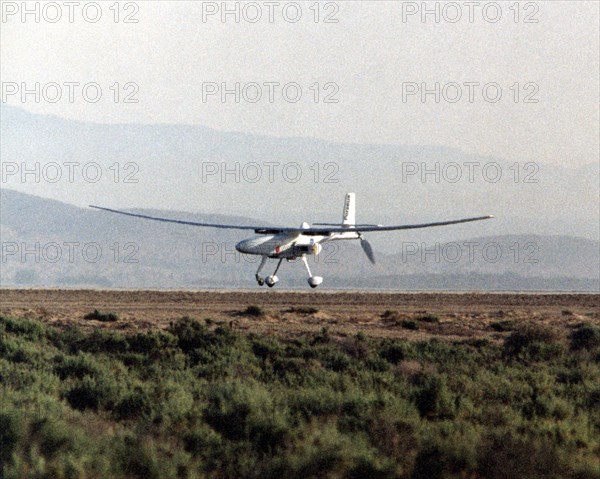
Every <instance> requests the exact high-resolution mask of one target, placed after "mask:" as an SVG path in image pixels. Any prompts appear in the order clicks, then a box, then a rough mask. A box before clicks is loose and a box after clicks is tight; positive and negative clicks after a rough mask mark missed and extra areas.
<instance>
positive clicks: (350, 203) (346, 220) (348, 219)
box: [342, 193, 356, 226]
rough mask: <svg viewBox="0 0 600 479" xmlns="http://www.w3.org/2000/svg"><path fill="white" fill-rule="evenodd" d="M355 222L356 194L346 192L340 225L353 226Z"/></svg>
mask: <svg viewBox="0 0 600 479" xmlns="http://www.w3.org/2000/svg"><path fill="white" fill-rule="evenodd" d="M355 224H356V195H355V194H354V193H347V194H346V200H345V201H344V212H343V216H342V226H354V225H355Z"/></svg>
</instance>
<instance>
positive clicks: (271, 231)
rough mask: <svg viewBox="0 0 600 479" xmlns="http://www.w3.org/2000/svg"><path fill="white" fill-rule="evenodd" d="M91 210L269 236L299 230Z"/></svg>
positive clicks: (110, 210)
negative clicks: (249, 231)
mask: <svg viewBox="0 0 600 479" xmlns="http://www.w3.org/2000/svg"><path fill="white" fill-rule="evenodd" d="M89 206H90V208H95V209H97V210H102V211H108V212H110V213H117V214H120V215H126V216H133V217H135V218H144V219H146V220H153V221H162V222H164V223H176V224H179V225H190V226H204V227H206V228H222V229H236V230H253V231H255V232H257V233H269V234H277V233H281V232H283V231H288V230H289V231H296V230H297V229H298V228H278V227H272V226H246V225H223V224H217V223H199V222H196V221H186V220H175V219H171V218H160V217H157V216H149V215H142V214H139V213H128V212H127V211H120V210H113V209H111V208H104V207H102V206H94V205H89Z"/></svg>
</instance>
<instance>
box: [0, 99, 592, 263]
mask: <svg viewBox="0 0 600 479" xmlns="http://www.w3.org/2000/svg"><path fill="white" fill-rule="evenodd" d="M0 111H1V118H2V121H1V124H0V135H1V138H2V151H1V158H0V160H1V161H2V162H3V163H6V162H12V163H14V164H17V165H19V167H20V165H24V166H25V167H27V168H32V167H33V165H34V164H39V167H40V168H43V167H44V166H46V165H49V164H51V163H56V164H59V165H61V168H62V174H63V176H62V178H61V179H60V180H59V181H57V182H51V181H45V180H42V181H37V182H36V181H32V179H33V176H32V175H30V176H29V177H28V178H26V179H25V181H22V178H21V176H20V175H9V176H6V175H5V176H6V177H5V178H3V181H2V186H3V187H5V188H9V189H14V190H19V191H22V192H25V193H30V194H35V195H39V196H42V197H44V198H54V199H58V200H61V201H66V202H69V203H72V204H77V205H79V206H85V205H87V204H90V203H96V204H104V205H106V206H113V207H145V208H148V207H156V206H157V205H160V207H161V208H164V209H173V210H182V211H206V212H215V213H216V212H218V213H222V214H231V215H242V216H251V217H261V218H262V219H268V220H271V221H273V222H282V223H287V224H300V223H301V222H302V221H305V220H306V221H327V222H329V221H339V216H340V215H341V205H342V200H343V195H344V193H345V192H347V191H355V192H356V193H357V209H358V211H357V214H358V220H359V221H363V222H377V223H388V224H390V223H392V222H419V221H426V220H437V219H447V218H455V217H458V218H460V217H465V216H471V215H479V214H494V215H496V220H494V222H493V223H491V222H489V223H486V224H477V225H476V226H474V225H470V226H469V225H465V226H462V227H461V228H460V230H451V229H447V228H446V229H444V228H441V229H437V230H435V231H433V230H430V231H427V232H420V231H414V232H411V234H410V236H404V237H405V238H410V239H412V240H416V241H422V240H433V241H451V240H454V239H456V238H457V236H456V231H459V232H460V234H461V238H463V239H464V238H468V237H473V236H475V235H477V236H491V235H498V234H501V235H509V234H531V233H535V234H540V235H568V236H579V237H585V238H588V239H594V240H597V239H598V238H599V226H598V225H599V223H600V221H599V218H600V205H599V204H598V197H599V188H600V186H599V184H598V179H599V177H600V169H599V165H598V163H597V161H596V159H587V164H586V159H580V158H578V159H577V161H576V162H575V161H573V160H574V159H572V158H562V159H557V164H560V165H562V166H555V165H548V164H539V165H536V166H535V167H534V169H531V168H529V167H526V166H525V165H524V164H523V163H522V162H520V160H519V158H510V159H501V158H494V157H484V156H477V155H473V154H469V153H467V152H464V151H461V150H458V149H456V148H446V147H442V146H428V147H421V146H411V145H406V144H405V143H406V140H405V138H403V135H402V132H399V134H398V140H397V143H398V144H394V145H358V144H338V143H331V142H327V141H322V140H315V139H310V138H273V137H267V136H260V135H251V134H242V133H236V132H220V131H216V130H212V129H210V128H206V127H202V126H192V125H161V124H97V123H89V122H80V121H72V120H66V119H63V118H59V117H56V116H51V115H37V114H32V113H29V112H27V111H26V110H23V109H21V108H16V107H12V106H9V105H6V104H1V105H0ZM434 141H435V139H432V142H434ZM507 141H510V140H509V139H507ZM68 162H74V163H78V164H79V165H80V166H79V167H77V168H76V169H75V172H74V179H73V181H70V180H69V178H68V170H67V167H66V166H64V165H65V164H66V163H68ZM92 162H93V163H95V164H97V165H99V166H100V168H101V173H102V175H101V177H100V179H99V180H98V181H97V182H96V181H84V180H83V179H82V176H83V175H82V171H81V168H82V165H89V164H90V163H92ZM269 162H275V163H278V164H279V165H280V166H279V167H278V168H277V170H276V173H275V174H274V177H273V181H271V180H270V178H269V173H268V167H267V166H266V164H267V163H269ZM469 162H471V163H474V164H477V165H479V166H478V167H477V168H476V170H475V172H474V173H473V181H472V182H471V181H469V176H470V175H469V171H468V167H467V166H466V165H467V163H469ZM207 163H212V164H213V166H214V165H218V168H219V172H218V173H217V174H216V175H214V176H211V177H205V178H204V181H203V178H202V168H203V165H205V167H206V164H207ZM252 163H254V164H258V165H261V174H262V176H261V178H260V180H258V181H250V179H249V178H250V176H251V175H252V174H253V172H252V171H249V170H246V174H243V173H239V174H238V176H237V178H236V173H235V172H234V173H233V174H229V175H228V176H226V177H225V181H224V182H223V181H222V178H221V174H220V173H221V172H222V171H224V170H225V169H230V170H234V171H235V168H238V169H239V171H240V172H241V171H244V170H243V168H246V167H247V166H248V165H249V164H252ZM451 163H454V164H455V165H459V167H460V170H459V171H458V172H457V171H456V170H455V169H454V170H453V169H452V167H450V168H449V169H448V165H450V164H451ZM116 164H118V166H115V165H116ZM127 164H132V165H135V166H132V167H131V168H133V169H131V168H125V165H127ZM289 164H297V165H299V166H300V172H301V177H300V178H299V179H298V180H297V181H295V173H296V172H295V171H293V168H292V169H290V170H289V171H288V172H287V173H288V174H287V176H284V174H283V171H282V170H283V165H289ZM329 164H331V165H333V166H331V165H330V166H326V165H329ZM407 165H411V166H410V167H411V168H418V172H417V173H415V174H408V172H407V167H408V166H407ZM485 165H492V166H493V168H491V169H489V171H487V173H486V174H487V176H486V177H485V178H484V175H483V172H482V169H483V166H485ZM494 165H498V167H499V168H500V173H501V177H500V178H499V180H498V181H496V182H494V181H491V178H492V177H494V176H495V175H496V173H497V172H496V169H495V168H496V167H495V166H494ZM515 165H516V166H515ZM574 165H577V166H574ZM130 166H131V165H130ZM111 168H112V169H111ZM436 168H438V170H439V171H438V173H437V174H436V173H435V171H436ZM115 169H116V170H117V171H118V173H119V177H118V178H117V179H115ZM426 171H433V172H434V173H429V174H427V173H425V172H426ZM88 173H89V175H90V176H93V174H94V173H95V172H94V171H93V169H92V170H90V171H89V172H88ZM457 173H460V180H459V181H456V182H453V178H454V177H455V176H456V174H457ZM127 175H133V176H132V177H131V178H129V179H130V180H131V179H134V180H136V181H137V182H135V183H128V182H125V179H126V177H127ZM436 175H437V176H436ZM47 176H50V174H48V175H47ZM292 177H294V178H292ZM486 178H487V179H486ZM526 179H529V180H536V181H537V182H536V183H527V182H525V180H526ZM449 180H450V181H449ZM175 185H176V187H174V186H175ZM373 243H374V245H375V246H377V247H378V248H379V249H382V250H390V251H391V249H390V248H389V246H388V245H389V242H388V241H387V239H386V238H384V237H376V238H373ZM393 252H399V251H398V250H396V251H393Z"/></svg>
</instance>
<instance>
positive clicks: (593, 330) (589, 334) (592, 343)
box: [571, 324, 600, 351]
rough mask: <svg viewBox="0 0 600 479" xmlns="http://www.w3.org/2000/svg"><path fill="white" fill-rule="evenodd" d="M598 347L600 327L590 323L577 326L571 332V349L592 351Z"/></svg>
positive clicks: (599, 346)
mask: <svg viewBox="0 0 600 479" xmlns="http://www.w3.org/2000/svg"><path fill="white" fill-rule="evenodd" d="M598 348H600V328H599V327H597V326H593V325H591V324H584V325H582V326H579V327H578V328H577V329H575V330H574V331H573V332H572V333H571V349H573V350H575V351H579V350H581V349H587V350H588V351H593V350H595V349H598Z"/></svg>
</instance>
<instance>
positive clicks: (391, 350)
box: [379, 342, 407, 364]
mask: <svg viewBox="0 0 600 479" xmlns="http://www.w3.org/2000/svg"><path fill="white" fill-rule="evenodd" d="M379 354H380V355H381V357H382V358H383V359H385V360H386V361H388V362H390V363H392V364H398V363H399V362H400V361H402V360H403V359H406V357H407V346H406V345H405V344H404V343H400V342H393V343H391V344H386V345H384V346H383V347H382V349H381V351H380V353H379Z"/></svg>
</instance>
